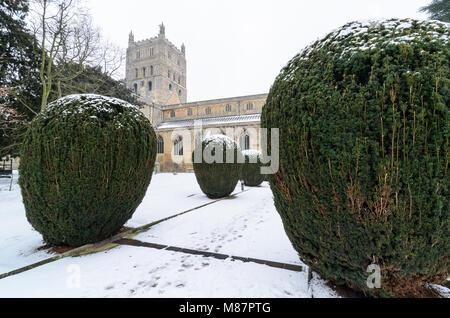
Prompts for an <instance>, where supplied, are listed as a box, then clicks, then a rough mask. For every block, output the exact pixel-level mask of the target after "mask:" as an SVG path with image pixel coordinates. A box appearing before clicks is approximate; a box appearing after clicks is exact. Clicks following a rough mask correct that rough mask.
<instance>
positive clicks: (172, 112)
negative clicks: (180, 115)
mask: <svg viewBox="0 0 450 318" xmlns="http://www.w3.org/2000/svg"><path fill="white" fill-rule="evenodd" d="M170 117H171V118H173V117H175V111H174V110H172V111H171V112H170Z"/></svg>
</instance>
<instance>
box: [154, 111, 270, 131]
mask: <svg viewBox="0 0 450 318" xmlns="http://www.w3.org/2000/svg"><path fill="white" fill-rule="evenodd" d="M260 121H261V114H249V115H239V116H225V117H212V118H199V119H187V120H175V121H166V122H162V123H160V124H159V125H158V126H157V127H156V129H174V128H191V127H194V123H195V122H197V124H200V123H201V124H202V125H203V126H210V125H224V126H229V125H234V124H241V123H259V122H260Z"/></svg>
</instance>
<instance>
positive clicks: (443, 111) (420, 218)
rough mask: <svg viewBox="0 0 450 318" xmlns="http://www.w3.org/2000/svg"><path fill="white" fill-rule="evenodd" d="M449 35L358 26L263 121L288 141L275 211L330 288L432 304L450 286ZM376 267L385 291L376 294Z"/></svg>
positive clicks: (322, 48)
mask: <svg viewBox="0 0 450 318" xmlns="http://www.w3.org/2000/svg"><path fill="white" fill-rule="evenodd" d="M449 34H450V25H449V24H446V23H441V22H436V21H417V20H411V19H402V20H397V19H391V20H384V21H372V22H352V23H348V24H346V25H344V26H343V27H342V28H340V29H338V30H336V31H333V32H331V33H330V34H328V35H327V36H325V37H324V38H323V39H321V40H318V41H316V42H315V43H313V44H312V45H310V46H309V47H307V48H306V49H305V50H303V51H302V52H301V53H300V54H298V55H297V56H295V57H294V58H293V59H292V60H291V61H290V62H289V63H288V64H287V66H286V67H285V68H284V69H283V70H282V71H281V73H280V75H279V76H278V77H277V79H276V80H275V83H274V84H273V86H272V88H271V91H270V93H269V96H268V98H267V102H266V105H265V106H264V109H263V112H262V116H261V126H262V127H266V128H280V136H281V137H282V140H281V142H280V169H279V171H278V172H277V173H276V174H275V175H273V176H270V177H269V180H270V184H271V188H272V192H273V194H274V201H275V205H276V207H277V210H278V212H279V213H280V215H281V217H282V219H283V223H284V224H285V229H286V232H287V234H288V236H289V238H290V239H291V241H292V244H293V246H294V247H295V249H296V250H297V251H298V252H299V254H300V256H301V257H302V260H304V261H305V262H306V263H307V264H308V265H310V266H311V268H312V269H313V270H314V271H316V272H318V273H319V274H320V275H321V276H322V277H323V278H325V279H329V280H331V281H333V282H335V283H337V284H347V285H348V286H350V287H352V288H354V289H357V290H361V291H363V292H364V293H366V294H369V295H374V296H420V295H423V294H422V292H423V290H424V288H425V285H424V283H425V282H442V281H443V280H445V278H446V277H447V276H448V274H449V268H450V263H449V261H450V259H449V258H448V251H449V250H450V232H449V229H450V218H449V206H450V202H449V199H450V194H449V192H448V190H449V188H450V184H449V182H450V178H449V176H448V154H449V143H448V140H449V138H448V136H449V134H448V131H449V129H448V127H449V126H448V123H449V114H450V111H449V104H450V90H449V87H450V85H449V84H450V67H449V66H450V50H449V48H450V45H449V41H448V39H449ZM372 264H373V265H376V266H379V269H380V271H379V273H380V275H381V276H380V278H381V288H370V284H369V285H368V284H367V279H368V276H369V275H370V273H367V269H368V266H369V265H372ZM373 277H374V276H373ZM374 279H375V278H374Z"/></svg>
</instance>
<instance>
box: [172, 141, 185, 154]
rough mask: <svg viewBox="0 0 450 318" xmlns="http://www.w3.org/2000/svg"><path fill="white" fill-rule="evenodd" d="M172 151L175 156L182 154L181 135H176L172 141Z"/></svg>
mask: <svg viewBox="0 0 450 318" xmlns="http://www.w3.org/2000/svg"><path fill="white" fill-rule="evenodd" d="M173 153H174V155H175V156H182V155H183V137H181V136H178V137H177V138H176V139H175V141H174V142H173Z"/></svg>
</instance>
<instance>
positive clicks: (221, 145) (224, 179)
mask: <svg viewBox="0 0 450 318" xmlns="http://www.w3.org/2000/svg"><path fill="white" fill-rule="evenodd" d="M200 146H201V147H202V154H203V155H202V160H201V162H195V161H196V160H195V150H194V151H193V152H192V162H193V163H194V172H195V177H196V178H197V182H198V184H199V186H200V188H201V189H202V191H203V193H204V194H206V195H207V196H208V197H209V198H211V199H218V198H223V197H226V196H229V195H230V194H231V193H232V192H233V191H234V189H235V188H236V184H237V183H238V181H239V177H240V175H241V170H242V162H243V158H242V153H241V150H240V149H239V147H238V145H237V144H236V143H235V142H234V141H233V140H232V139H231V138H229V137H227V136H224V135H213V136H210V137H207V138H206V139H205V140H203V141H202V143H201V145H200V143H198V144H197V145H196V147H200ZM219 151H222V154H220V153H219ZM204 154H211V159H208V158H205V156H204ZM227 154H228V155H229V156H230V157H229V158H230V160H228V163H227ZM231 159H232V160H231ZM230 161H232V162H230Z"/></svg>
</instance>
